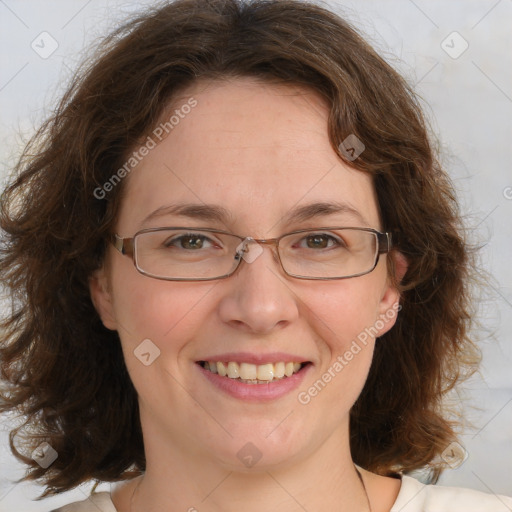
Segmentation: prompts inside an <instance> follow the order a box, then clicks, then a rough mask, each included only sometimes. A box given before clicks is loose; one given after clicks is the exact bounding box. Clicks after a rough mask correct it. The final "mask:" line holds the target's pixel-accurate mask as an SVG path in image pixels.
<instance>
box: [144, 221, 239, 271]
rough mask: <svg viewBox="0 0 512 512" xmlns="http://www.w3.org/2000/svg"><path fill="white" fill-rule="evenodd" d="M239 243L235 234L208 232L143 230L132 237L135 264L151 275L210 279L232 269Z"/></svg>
mask: <svg viewBox="0 0 512 512" xmlns="http://www.w3.org/2000/svg"><path fill="white" fill-rule="evenodd" d="M239 244H240V239H239V238H238V237H236V236H233V235H226V234H223V233H217V232H210V231H201V230H198V231H196V230H193V229H190V230H183V229H181V230H180V229H172V230H171V229H162V230H155V231H146V232H143V233H139V234H138V235H137V236H136V237H135V264H136V265H137V268H138V269H139V270H140V271H141V272H143V273H144V274H147V275H150V276H153V277H160V278H167V279H212V278H215V277H221V276H223V275H226V274H229V273H230V272H232V271H233V270H234V269H235V267H236V266H237V264H238V260H236V259H235V254H236V247H237V246H238V245H239Z"/></svg>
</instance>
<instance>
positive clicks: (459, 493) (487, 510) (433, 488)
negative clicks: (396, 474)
mask: <svg viewBox="0 0 512 512" xmlns="http://www.w3.org/2000/svg"><path fill="white" fill-rule="evenodd" d="M510 511H512V498H509V497H507V496H501V495H496V494H487V493H485V492H480V491H475V490H473V489H465V488H462V487H446V486H441V485H425V484H422V483H421V482H419V481H418V480H416V479H414V478H412V477H410V476H405V475H404V476H402V487H401V488H400V492H399V494H398V497H397V499H396V501H395V504H394V505H393V507H392V508H391V511H390V512H510Z"/></svg>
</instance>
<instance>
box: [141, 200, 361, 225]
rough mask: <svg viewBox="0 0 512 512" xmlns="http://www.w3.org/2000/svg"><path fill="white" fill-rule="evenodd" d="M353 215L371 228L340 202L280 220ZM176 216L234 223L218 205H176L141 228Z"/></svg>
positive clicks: (158, 212) (291, 213)
mask: <svg viewBox="0 0 512 512" xmlns="http://www.w3.org/2000/svg"><path fill="white" fill-rule="evenodd" d="M340 213H343V214H347V213H348V214H351V215H353V216H354V217H356V218H357V219H358V220H359V221H360V222H362V223H363V224H365V225H366V226H369V223H368V221H367V220H366V219H365V218H364V216H363V215H362V214H361V213H360V212H359V211H358V210H356V209H355V208H353V207H352V206H350V205H349V204H347V203H340V202H336V201H335V202H315V203H309V204H306V205H303V206H300V207H297V208H294V209H293V210H291V211H289V212H288V213H287V214H286V215H285V216H284V217H282V219H281V220H280V223H281V224H294V223H300V222H304V221H306V220H310V219H312V218H316V217H323V216H328V215H335V214H340ZM169 215H175V216H179V217H188V218H190V219H198V220H203V221H208V222H219V223H222V224H224V225H228V224H229V223H231V222H233V220H234V216H233V214H232V213H231V212H230V211H229V210H227V209H226V208H224V207H222V206H220V205H216V204H199V203H176V204H172V205H167V206H161V207H160V208H157V209H156V210H155V211H153V212H151V213H150V214H149V215H148V216H147V217H146V218H145V219H144V220H143V221H142V223H141V226H143V225H144V224H147V223H148V222H149V221H150V220H153V219H156V218H159V217H164V216H169Z"/></svg>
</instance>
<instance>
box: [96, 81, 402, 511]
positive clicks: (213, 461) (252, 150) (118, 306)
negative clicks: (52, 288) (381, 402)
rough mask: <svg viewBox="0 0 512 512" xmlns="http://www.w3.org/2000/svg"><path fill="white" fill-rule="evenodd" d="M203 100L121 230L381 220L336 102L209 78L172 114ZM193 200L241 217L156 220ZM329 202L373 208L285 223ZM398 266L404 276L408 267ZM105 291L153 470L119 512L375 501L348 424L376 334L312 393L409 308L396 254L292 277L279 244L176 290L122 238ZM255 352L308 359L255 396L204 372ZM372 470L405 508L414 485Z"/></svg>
mask: <svg viewBox="0 0 512 512" xmlns="http://www.w3.org/2000/svg"><path fill="white" fill-rule="evenodd" d="M191 96H193V97H194V98H195V99H196V100H197V106H196V107H195V108H193V109H192V110H191V112H190V113H189V114H187V116H186V117H185V118H184V119H182V120H180V123H179V124H178V125H177V126H175V127H174V129H173V130H172V132H171V134H170V136H168V137H167V138H165V139H164V140H163V141H162V142H161V143H160V144H158V145H157V147H156V148H154V149H153V150H151V151H150V152H149V154H148V155H147V156H145V157H144V159H143V160H142V161H141V162H140V164H138V166H137V167H136V169H135V170H133V171H132V173H131V174H130V175H129V177H128V178H126V183H125V185H126V190H125V196H124V198H123V203H122V207H121V211H120V214H119V217H118V222H117V225H116V232H117V233H119V235H120V236H123V237H129V236H133V234H134V233H135V232H137V231H138V230H139V229H141V228H142V227H144V228H146V227H164V226H183V225H185V226H191V227H199V226H200V227H211V228H218V229H221V230H227V231H230V232H232V233H236V234H241V235H243V236H252V237H254V238H260V239H267V238H273V237H277V236H279V235H281V234H284V233H287V232H290V231H293V230H295V229H301V228H315V227H318V226H325V225H328V226H358V227H372V228H375V229H381V228H382V226H381V222H380V219H379V214H378V207H377V202H376V197H375V192H374V189H373V184H372V181H371V178H370V177H369V176H368V175H367V174H364V173H362V172H359V171H357V170H354V169H352V168H350V167H349V166H348V165H346V164H345V163H344V162H343V161H342V160H341V159H340V158H339V156H338V155H337V154H336V153H335V152H334V150H333V149H332V147H331V146H330V144H329V141H328V136H327V117H328V107H327V106H326V105H325V104H324V102H323V100H322V99H321V98H320V97H318V96H317V95H316V94H315V93H313V92H310V91H308V90H305V89H302V88H296V87H291V86H286V87H285V86H276V85H265V84H262V83H261V82H256V81H255V80H252V79H248V78H244V79H236V80H229V81H224V82H213V83H207V84H206V85H205V84H203V83H196V84H195V85H194V86H193V87H192V88H190V89H189V90H187V91H186V94H183V95H182V97H180V100H179V101H178V102H177V103H176V105H173V107H174V108H177V107H179V106H180V105H182V104H184V103H186V101H187V99H188V98H190V97H191ZM164 117H165V118H166V119H168V116H167V117H166V116H164ZM178 202H180V203H181V202H186V203H195V204H199V205H203V204H214V205H218V206H222V207H223V208H224V209H226V210H227V211H228V212H229V213H230V214H231V216H230V217H229V218H227V219H226V220H225V221H224V222H219V221H214V220H210V221H206V220H203V219H201V220H199V219H193V218H187V217H182V216H176V215H175V214H162V215H159V216H157V217H153V218H152V219H151V220H149V221H147V222H146V223H144V224H142V221H143V220H144V219H145V218H146V217H147V216H148V215H149V214H150V213H152V212H154V211H155V210H157V209H159V208H160V207H162V206H167V205H170V204H174V203H178ZM315 202H338V203H344V204H345V205H347V206H349V207H350V208H352V209H353V210H355V211H356V212H358V214H357V213H353V212H351V211H342V212H339V213H335V214H330V215H318V216H315V217H312V218H310V219H307V220H302V221H300V222H295V223H293V224H290V223H285V222H284V221H283V219H284V216H285V215H286V214H288V213H289V212H290V211H291V210H293V209H295V208H298V207H301V206H304V205H305V204H309V203H315ZM398 269H399V270H400V269H401V272H402V273H403V271H404V270H403V263H402V260H399V261H398ZM91 295H92V298H93V301H94V303H95V306H96V308H97V310H98V311H99V313H100V315H101V318H102V320H103V323H104V325H105V326H106V327H107V328H109V329H114V330H117V331H118V332H119V336H120V339H121V344H122V348H123V352H124V356H125V360H126V365H127V368H128V371H129V373H130V377H131V379H132V381H133V383H134V386H135V388H136V390H137V392H138V396H139V404H140V417H141V423H142V429H143V436H144V447H145V454H146V461H147V468H146V472H145V474H144V475H143V476H142V477H140V478H137V479H135V480H132V481H130V482H126V483H124V484H122V485H119V486H118V487H117V488H116V490H115V491H114V492H113V493H112V499H113V502H114V505H115V506H116V509H117V510H118V511H119V512H129V511H130V502H131V500H132V496H133V493H134V490H135V489H136V493H135V495H134V496H133V503H132V509H131V510H132V512H140V511H142V510H144V511H145V512H156V511H157V510H158V511H163V510H166V511H170V512H175V511H176V512H177V511H188V510H197V511H200V512H220V511H222V512H234V511H240V510H244V511H245V512H257V511H258V512H259V511H262V510H280V511H282V512H292V511H294V512H295V511H298V510H333V511H334V510H336V511H338V510H339V511H353V510H358V511H366V510H368V507H367V504H366V496H365V493H364V491H363V488H362V486H361V483H360V481H359V479H358V476H357V473H356V471H355V468H354V465H353V462H352V458H351V454H350V448H349V429H348V426H349V411H350V408H351V407H352V405H353V403H354V402H355V401H356V399H357V397H358V396H359V394H360V392H361V390H362V388H363V386H364V383H365V380H366V378H367V375H368V371H369V367H370V364H371V360H372V354H373V347H374V344H375V340H374V339H370V340H369V341H368V343H367V344H366V345H362V350H361V351H360V352H359V353H358V354H357V355H355V356H354V358H353V359H352V360H351V361H350V362H349V363H348V364H347V365H346V366H345V367H344V368H343V370H342V371H340V372H338V373H337V374H336V377H335V378H333V379H332V380H331V381H330V382H329V383H328V385H326V386H325V388H324V389H323V390H322V391H321V392H320V393H318V395H317V396H315V397H314V398H313V399H311V401H310V402H309V403H307V404H302V403H300V402H299V401H298V398H297V396H298V393H299V392H301V391H305V390H307V389H308V388H309V387H310V386H311V385H312V384H313V383H314V382H315V381H317V380H318V379H319V378H320V377H321V376H322V375H323V374H324V373H325V372H327V371H328V369H329V368H330V367H332V366H333V364H334V362H335V361H336V358H337V357H338V356H340V355H343V354H344V353H345V352H346V351H347V350H348V349H349V348H350V345H351V343H352V341H353V340H355V339H356V337H357V336H358V334H360V333H361V332H363V331H364V329H365V328H368V327H370V326H373V325H374V324H375V323H376V321H377V320H378V319H379V318H382V316H383V315H385V313H386V312H387V311H389V310H391V309H392V308H393V305H395V306H396V304H397V302H398V301H399V295H398V292H397V290H396V289H395V288H394V287H393V286H391V284H390V281H389V279H388V268H387V262H386V257H385V256H381V257H380V259H379V263H378V265H377V267H376V268H375V269H374V270H373V271H372V272H371V273H369V274H366V275H364V276H360V277H356V278H350V279H344V280H333V281H323V280H320V281H311V280H299V279H294V278H292V277H289V276H286V274H284V272H283V271H282V269H281V267H280V266H279V263H278V262H277V260H276V259H275V257H274V254H273V252H272V249H270V248H268V247H265V248H264V250H263V252H262V254H261V255H259V256H258V257H257V258H256V259H255V260H254V261H253V262H251V263H247V262H245V261H244V262H242V265H241V267H239V268H238V270H237V271H236V273H235V274H234V275H232V276H231V277H229V278H227V279H222V280H217V281H203V282H175V281H174V282H173V281H163V280H157V279H153V278H150V277H147V276H144V275H142V274H140V273H139V272H137V270H136V269H135V267H134V265H133V262H132V261H131V259H130V258H128V257H126V256H123V255H121V254H120V253H119V252H118V251H116V250H115V249H114V248H113V247H112V248H110V249H109V252H108V255H107V264H106V265H105V268H104V269H102V270H100V271H99V272H97V273H96V274H95V275H94V276H93V278H92V279H91ZM388 316H389V317H391V318H390V319H386V321H385V322H383V324H384V325H382V323H379V326H382V327H381V328H380V329H379V332H378V333H377V335H381V334H383V333H384V332H386V331H387V330H389V329H390V328H391V327H392V325H393V323H394V318H395V316H392V315H388ZM145 339H150V340H151V341H152V342H153V343H154V344H155V345H156V346H157V347H158V348H159V350H160V356H159V357H158V358H157V359H155V360H154V362H152V363H151V364H150V365H148V366H146V365H144V364H142V363H141V361H140V360H139V359H138V358H137V357H135V356H134V350H135V349H136V348H137V346H138V345H139V344H140V343H141V342H142V340H145ZM377 343H378V341H377ZM242 352H243V353H244V354H246V355H247V354H250V355H253V356H254V357H258V356H261V355H262V354H264V356H263V357H266V356H267V355H268V357H269V358H271V354H275V353H278V352H279V353H285V354H290V357H292V356H293V357H294V358H296V359H297V360H299V361H308V362H309V363H310V364H309V365H308V367H307V371H306V372H305V374H304V375H305V376H304V378H303V380H302V381H301V382H300V385H299V387H298V388H296V389H293V390H292V391H290V392H288V393H285V394H284V395H282V396H279V397H278V398H275V399H271V400H265V401H251V400H244V399H242V398H240V397H233V396H231V395H229V394H227V393H225V392H223V391H222V390H221V389H219V388H218V387H216V386H213V385H212V384H211V383H210V381H209V380H208V379H207V378H205V376H204V371H203V370H202V369H201V368H199V365H198V364H197V362H198V361H201V360H205V359H211V358H213V357H214V356H215V355H217V354H226V353H230V354H231V353H234V354H240V353H242ZM241 357H246V356H241ZM226 378H227V377H226ZM247 443H252V445H254V446H255V447H256V449H257V451H258V453H259V454H261V459H260V460H259V461H258V462H257V463H256V464H255V465H254V466H251V467H247V466H246V465H244V463H243V462H242V461H241V460H240V459H239V457H237V453H238V452H239V450H240V449H242V447H244V446H245V445H246V444H247ZM361 473H362V475H363V479H364V483H365V486H366V489H367V491H368V495H369V499H370V502H371V506H372V510H373V512H386V511H387V512H389V510H390V508H391V506H392V505H393V503H394V501H395V499H396V496H397V494H398V492H399V488H400V481H399V480H397V479H392V478H386V477H381V476H378V475H375V474H372V473H369V472H367V471H364V470H361Z"/></svg>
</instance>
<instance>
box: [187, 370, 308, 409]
mask: <svg viewBox="0 0 512 512" xmlns="http://www.w3.org/2000/svg"><path fill="white" fill-rule="evenodd" d="M196 366H197V367H198V368H199V370H200V371H201V372H202V374H203V375H204V376H205V377H206V378H207V379H208V380H209V381H210V382H211V383H212V384H213V385H215V386H216V387H217V388H219V389H220V390H221V391H223V392H224V393H226V394H228V395H230V396H232V397H234V398H238V399H240V400H245V401H251V402H268V401H270V400H276V399H278V398H281V397H282V396H284V395H286V394H288V393H290V392H292V391H293V390H294V389H297V388H298V387H299V385H300V383H301V382H302V380H303V379H304V377H305V376H306V373H308V371H309V369H310V367H311V366H312V365H311V363H310V364H307V365H306V366H304V367H303V368H301V369H300V370H299V371H298V372H297V373H294V374H293V375H292V376H291V377H283V378H282V379H279V380H275V381H272V382H269V383H267V384H246V383H245V382H242V381H240V380H238V379H230V378H229V377H221V376H220V375H219V374H218V373H212V372H211V371H209V370H205V369H204V368H203V367H202V366H201V365H200V364H197V363H196Z"/></svg>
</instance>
